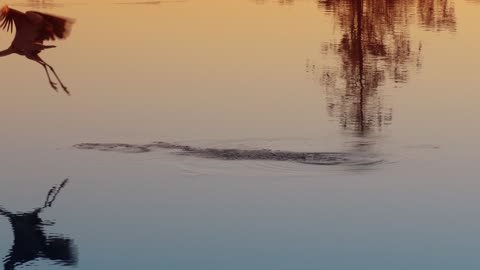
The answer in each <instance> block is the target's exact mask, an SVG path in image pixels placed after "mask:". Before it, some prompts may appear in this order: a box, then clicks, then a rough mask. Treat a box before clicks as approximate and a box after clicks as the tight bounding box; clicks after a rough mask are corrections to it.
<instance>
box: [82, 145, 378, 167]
mask: <svg viewBox="0 0 480 270" xmlns="http://www.w3.org/2000/svg"><path fill="white" fill-rule="evenodd" d="M74 147H75V148H78V149H88V150H98V151H109V152H120V153H147V152H150V151H154V150H156V149H170V150H175V152H174V154H177V155H181V156H190V157H200V158H205V159H213V160H229V161H233V160H236V161H251V160H255V161H257V162H255V165H254V166H260V167H264V168H269V169H271V170H280V171H302V172H304V171H305V168H303V167H306V166H307V165H308V166H311V165H323V166H328V165H330V166H331V165H347V166H349V167H351V168H352V169H361V168H362V167H368V166H372V165H376V164H379V163H382V162H383V159H381V158H379V157H378V156H376V155H372V154H365V153H361V152H300V151H298V152H297V151H284V150H272V149H266V148H264V149H243V148H221V147H215V148H213V147H196V146H191V145H186V144H176V143H168V142H163V141H157V142H153V143H150V144H125V143H81V144H77V145H74ZM245 148H247V147H245ZM217 163H218V162H217ZM292 163H294V164H295V166H293V167H292ZM300 164H301V165H302V166H301V165H300ZM204 165H205V164H204ZM215 166H218V164H216V165H215ZM247 166H252V165H247ZM185 169H186V168H185ZM186 170H187V169H186Z"/></svg>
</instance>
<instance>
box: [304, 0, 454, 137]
mask: <svg viewBox="0 0 480 270" xmlns="http://www.w3.org/2000/svg"><path fill="white" fill-rule="evenodd" d="M317 4H318V7H319V8H321V9H323V10H324V11H325V12H327V13H328V14H331V15H332V16H333V17H334V22H335V29H338V31H340V37H339V39H335V40H333V41H332V42H330V43H327V44H323V46H322V54H323V55H324V57H335V59H334V60H333V61H328V62H329V63H334V64H332V65H330V66H329V65H325V64H324V65H319V63H318V62H319V61H315V60H314V59H309V60H308V62H307V72H312V73H314V74H316V75H317V76H318V77H319V78H320V82H321V83H322V84H323V85H324V86H325V88H326V95H327V103H328V112H329V114H330V115H331V116H333V117H337V118H338V119H339V120H340V123H341V126H342V127H343V128H344V129H346V130H349V131H353V132H354V133H355V134H356V135H357V136H365V135H368V134H369V133H371V132H372V131H374V130H380V129H381V128H382V127H383V126H384V125H387V124H389V123H390V122H391V121H392V109H391V108H389V107H388V106H386V105H385V102H384V100H383V99H384V95H383V93H381V92H379V91H380V90H379V89H381V86H383V85H385V84H393V85H395V84H399V83H404V82H406V81H407V80H408V79H409V76H410V73H411V70H416V69H419V68H420V67H421V65H422V43H421V42H419V41H418V42H416V43H413V42H412V40H411V36H410V31H409V26H410V25H411V24H414V23H415V24H418V25H421V26H422V27H423V28H425V29H428V30H433V31H441V30H448V31H455V27H456V19H455V10H454V6H453V4H452V3H451V2H450V1H449V0H403V1H401V0H400V1H387V0H322V1H318V2H317ZM415 14H416V15H415Z"/></svg>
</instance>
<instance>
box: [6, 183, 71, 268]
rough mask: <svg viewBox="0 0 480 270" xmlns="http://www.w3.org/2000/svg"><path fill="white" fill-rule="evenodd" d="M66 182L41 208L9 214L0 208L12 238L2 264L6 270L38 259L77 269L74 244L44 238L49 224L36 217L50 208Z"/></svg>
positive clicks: (55, 190)
mask: <svg viewBox="0 0 480 270" xmlns="http://www.w3.org/2000/svg"><path fill="white" fill-rule="evenodd" d="M67 181H68V179H65V180H64V181H63V182H62V183H61V184H60V185H58V186H54V187H52V188H51V189H50V191H49V192H48V195H47V198H46V200H45V203H44V204H43V206H42V207H39V208H36V209H34V210H33V211H31V212H27V213H12V212H9V211H7V210H5V209H3V208H2V207H0V215H3V216H5V217H7V218H8V220H9V221H10V224H11V226H12V230H13V236H14V241H13V245H12V248H11V249H10V252H9V254H8V255H7V256H6V257H5V259H4V260H3V263H4V269H5V270H13V269H15V267H18V266H20V265H22V264H25V263H27V262H30V261H34V260H36V259H39V258H44V259H48V260H52V261H55V262H56V263H59V264H63V265H69V266H74V265H76V263H77V256H76V253H75V252H74V248H73V241H72V240H71V239H68V238H65V237H63V236H60V235H46V234H45V231H44V229H43V227H44V226H47V225H52V223H51V222H45V221H43V220H42V219H41V218H40V217H39V214H40V213H41V212H42V211H43V210H44V209H46V208H48V207H51V206H52V204H53V202H54V201H55V199H56V197H57V195H58V194H59V192H60V191H61V190H62V189H63V187H64V186H65V185H66V183H67Z"/></svg>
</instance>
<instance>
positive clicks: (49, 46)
mask: <svg viewBox="0 0 480 270" xmlns="http://www.w3.org/2000/svg"><path fill="white" fill-rule="evenodd" d="M55 47H57V46H55V45H43V48H44V49H50V48H55Z"/></svg>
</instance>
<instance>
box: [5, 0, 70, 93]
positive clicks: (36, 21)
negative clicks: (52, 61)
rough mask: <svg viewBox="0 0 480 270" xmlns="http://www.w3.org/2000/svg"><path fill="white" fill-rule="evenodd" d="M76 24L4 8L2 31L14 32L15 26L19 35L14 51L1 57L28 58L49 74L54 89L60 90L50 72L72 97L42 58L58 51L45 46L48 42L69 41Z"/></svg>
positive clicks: (15, 38)
mask: <svg viewBox="0 0 480 270" xmlns="http://www.w3.org/2000/svg"><path fill="white" fill-rule="evenodd" d="M74 22H75V20H74V19H70V18H65V17H60V16H55V15H49V14H45V13H40V12H37V11H27V12H25V13H23V12H21V11H18V10H15V9H13V8H9V7H8V6H4V7H3V8H2V9H1V10H0V28H2V29H4V30H7V31H10V32H12V31H13V25H15V29H16V33H15V37H14V38H13V41H12V44H11V45H10V47H9V48H8V49H6V50H3V51H0V57H1V56H6V55H9V54H12V53H16V54H19V55H24V56H25V57H27V58H28V59H31V60H33V61H35V62H37V63H39V64H40V65H42V66H43V68H44V69H45V72H46V73H47V78H48V82H49V83H50V85H51V86H52V88H53V89H55V90H57V86H56V83H55V82H53V81H52V79H51V78H50V74H49V72H48V70H49V69H50V71H51V72H52V73H53V75H54V76H55V78H56V79H57V81H58V82H59V83H60V86H61V87H62V89H63V91H65V93H67V94H70V92H69V91H68V90H67V87H66V86H65V85H64V84H63V82H62V81H61V80H60V78H59V77H58V75H57V73H56V72H55V70H54V69H53V67H52V66H50V65H49V64H47V63H46V62H45V61H44V60H43V59H42V58H40V56H38V54H39V53H40V52H41V51H42V50H44V49H49V48H55V47H56V46H54V45H44V44H43V42H44V41H48V40H55V39H57V38H59V39H65V38H67V37H68V35H69V34H70V31H71V28H72V25H73V23H74Z"/></svg>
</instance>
